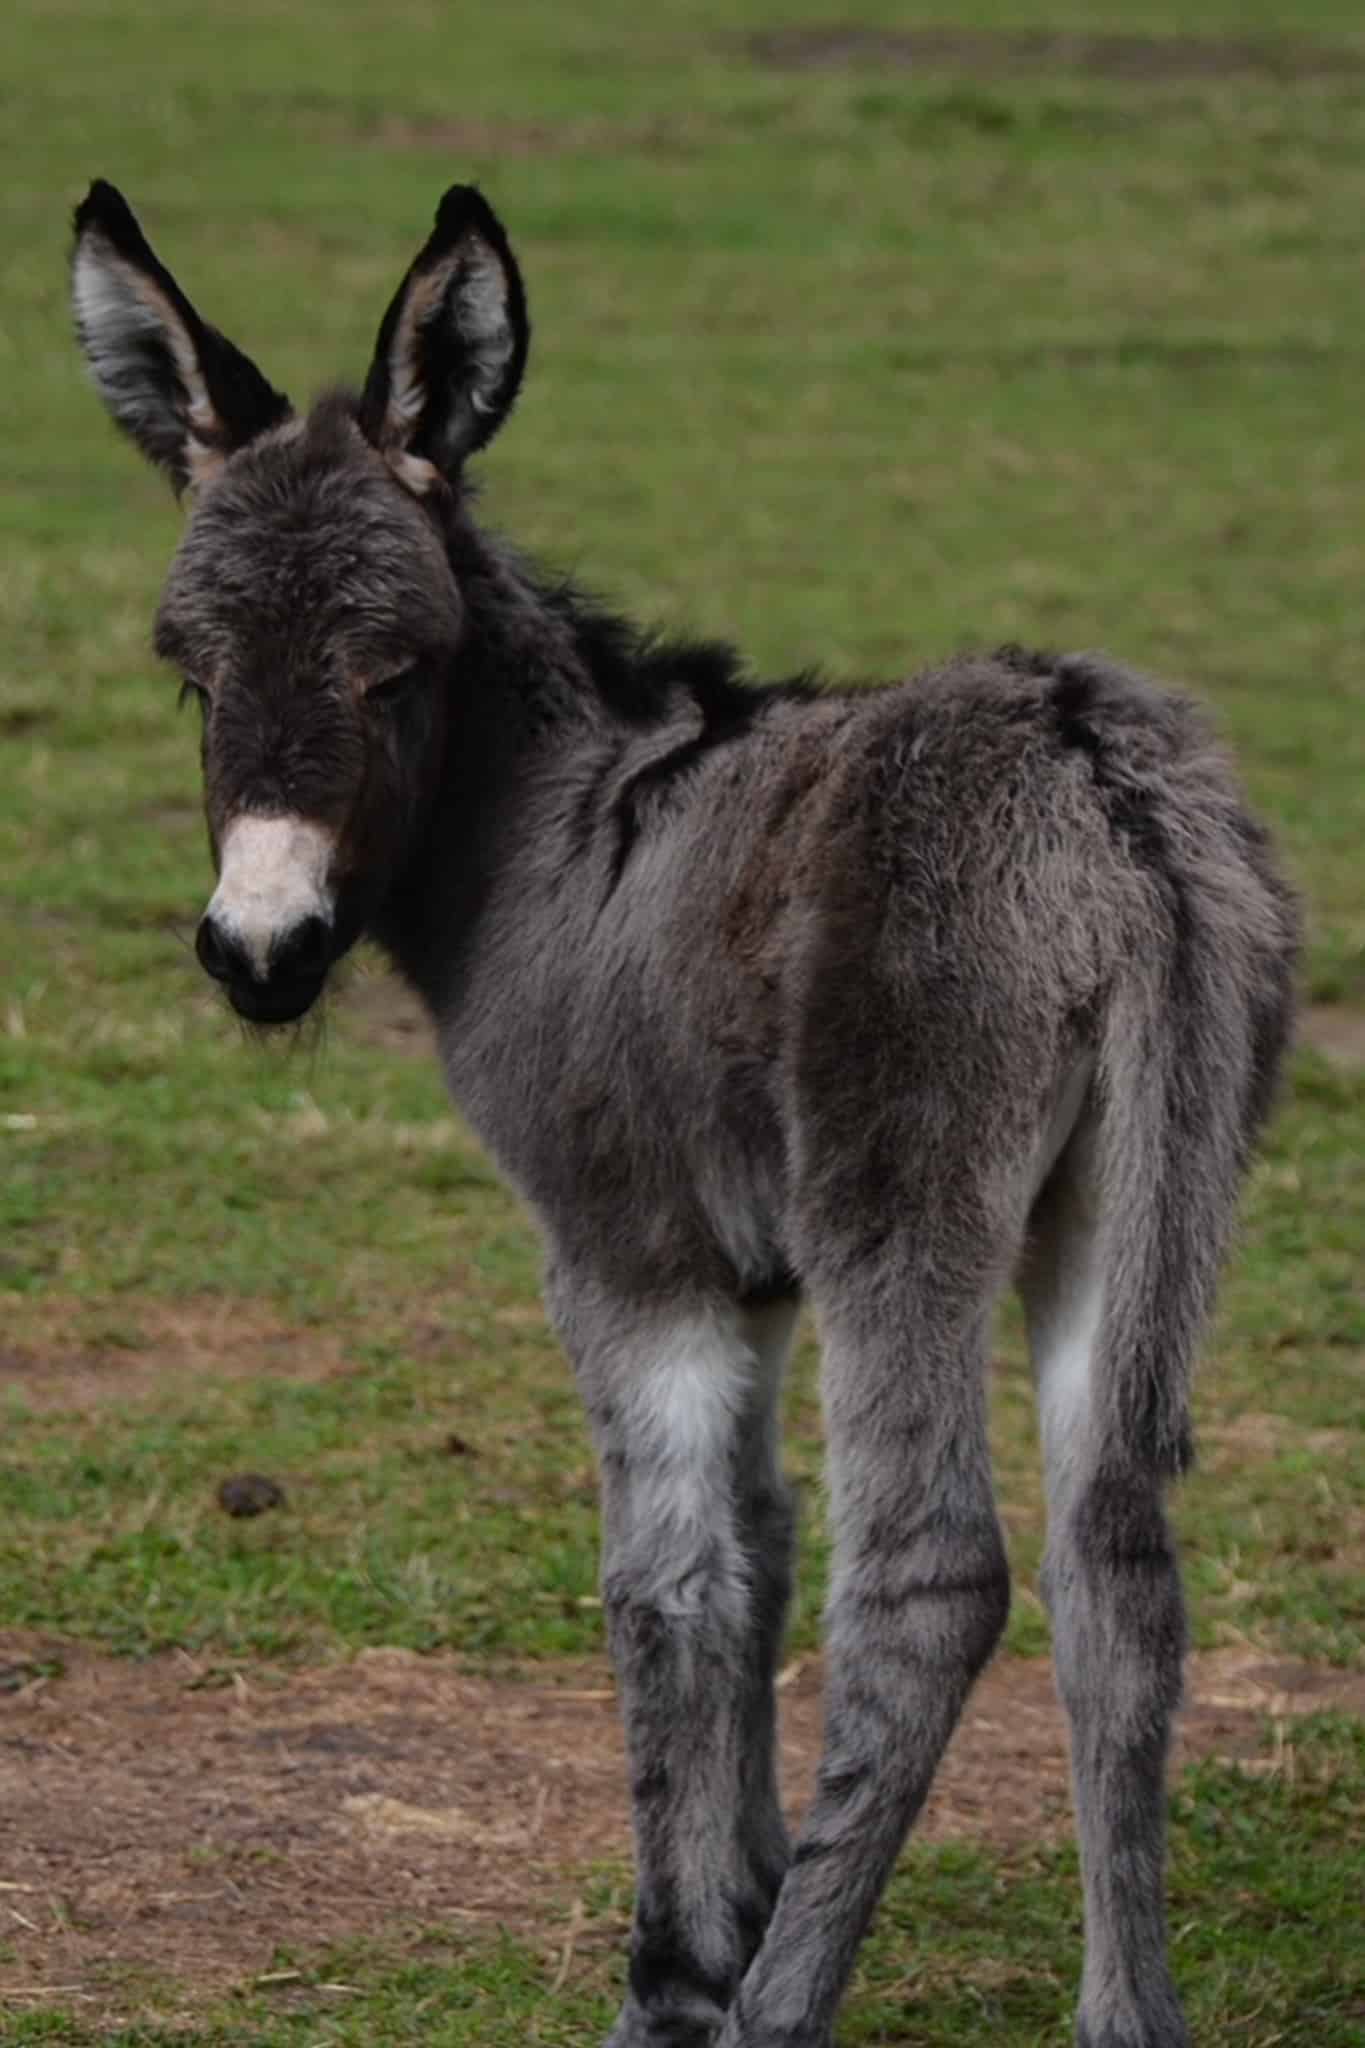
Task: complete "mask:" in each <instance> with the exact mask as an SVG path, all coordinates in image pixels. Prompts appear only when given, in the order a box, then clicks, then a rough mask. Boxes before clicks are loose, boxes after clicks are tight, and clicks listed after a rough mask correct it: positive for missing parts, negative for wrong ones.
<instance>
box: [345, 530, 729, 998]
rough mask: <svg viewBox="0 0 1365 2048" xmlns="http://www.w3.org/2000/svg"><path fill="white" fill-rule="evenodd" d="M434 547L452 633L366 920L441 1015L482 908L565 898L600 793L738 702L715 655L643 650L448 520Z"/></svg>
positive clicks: (720, 653) (601, 804) (618, 628)
mask: <svg viewBox="0 0 1365 2048" xmlns="http://www.w3.org/2000/svg"><path fill="white" fill-rule="evenodd" d="M447 544H448V547H449V552H450V558H451V566H452V569H453V571H454V573H455V576H456V580H457V582H458V584H459V587H460V592H461V597H462V599H463V602H464V606H465V614H466V624H465V633H464V638H463V641H462V644H461V648H460V651H459V654H458V656H457V657H456V660H455V662H454V664H453V667H452V671H451V674H450V677H449V679H448V683H447V690H448V701H447V707H446V720H445V734H444V739H443V743H442V751H441V761H440V766H439V770H438V772H437V775H436V778H435V783H434V786H433V788H432V791H431V795H430V798H429V801H428V804H427V807H426V812H425V816H424V818H423V820H422V823H421V825H420V827H419V829H418V830H417V832H416V834H415V836H414V841H413V845H412V847H411V850H410V853H409V857H408V859H407V861H406V862H405V864H404V867H403V869H402V871H401V873H400V875H399V876H398V878H397V880H396V882H395V884H394V886H393V887H392V888H391V890H390V891H389V893H388V895H387V897H386V899H385V901H384V903H383V905H382V906H381V908H380V910H379V913H378V914H377V915H376V916H375V917H374V918H373V919H372V921H371V929H372V931H373V933H374V936H375V937H377V938H378V939H379V941H380V943H381V944H382V945H383V946H384V947H385V948H386V950H387V951H388V952H389V953H390V954H391V956H392V957H393V958H394V960H395V963H396V964H397V965H398V967H399V968H400V969H401V971H402V972H403V973H404V974H405V975H406V976H407V978H408V979H409V980H410V981H411V982H412V983H413V984H414V986H415V987H416V988H417V990H418V992H419V993H420V994H421V995H422V996H423V997H424V998H425V999H426V1001H427V1003H428V1005H429V1007H431V1008H432V1009H434V1010H437V1011H442V1012H444V1011H448V1010H449V1007H450V1004H451V1001H452V991H453V990H455V989H456V987H457V986H458V987H461V988H463V987H465V986H466V985H467V984H468V981H469V978H470V975H471V974H472V972H473V971H474V964H475V962H476V960H477V959H478V958H480V957H483V956H482V955H481V954H480V936H481V933H482V931H483V929H484V927H485V924H486V921H487V918H488V915H489V912H490V910H492V908H493V906H494V905H495V904H502V905H503V906H504V907H505V905H506V903H507V901H508V899H509V897H511V896H514V895H515V896H516V897H517V898H519V899H524V900H528V901H529V899H531V898H534V897H535V896H536V895H538V894H543V893H553V894H555V895H556V896H562V897H566V898H567V897H568V896H570V895H572V893H573V892H572V891H571V889H569V888H568V887H567V886H566V885H568V884H569V883H570V881H571V879H572V878H573V876H574V875H575V874H576V873H577V872H578V871H579V870H580V869H581V868H583V867H584V866H585V865H588V864H591V863H592V862H593V861H594V860H598V861H600V859H601V845H600V835H597V834H596V833H595V832H594V825H595V823H596V822H597V821H598V820H599V819H600V817H601V814H602V812H603V811H604V809H609V808H610V806H611V804H612V801H613V792H614V790H615V789H616V788H617V787H618V786H621V787H624V786H625V785H626V784H627V783H629V782H630V781H631V780H632V779H633V778H635V777H638V776H639V775H640V774H641V773H645V774H647V773H649V772H650V771H651V769H652V768H653V767H654V766H655V765H656V764H657V763H659V762H661V761H664V760H666V759H667V758H669V756H670V755H671V754H672V753H673V752H675V751H676V750H682V749H686V748H687V747H688V746H691V745H695V743H696V741H697V739H698V737H699V735H700V734H701V733H702V732H703V730H704V729H705V728H707V727H708V726H709V725H710V724H711V722H712V721H713V720H714V719H715V718H716V717H717V716H719V717H721V718H722V719H724V718H725V717H727V716H728V715H730V709H729V707H730V704H731V700H732V699H733V700H735V701H736V702H738V703H751V702H752V701H753V693H752V692H751V691H749V690H747V689H745V688H744V687H743V686H742V685H740V684H739V682H738V681H737V670H738V662H737V659H736V657H735V656H734V654H733V653H732V652H731V651H730V650H729V649H726V648H720V647H714V646H702V645H694V644H685V643H663V642H655V641H651V640H649V639H648V638H647V637H646V636H644V635H643V634H641V633H640V632H639V631H638V629H636V628H635V627H633V626H631V625H629V624H628V623H627V622H626V621H624V620H622V619H621V618H619V617H617V616H616V615H614V614H612V613H609V612H607V611H605V610H603V609H602V608H600V607H598V606H596V605H594V604H592V603H591V602H589V601H588V600H586V599H584V598H583V597H582V596H581V595H580V594H579V593H577V592H576V591H574V590H573V589H572V588H571V587H570V586H569V585H568V584H567V583H565V582H562V581H560V582H556V581H552V580H551V579H549V578H547V577H546V576H544V575H543V574H542V573H540V572H539V571H537V570H536V569H535V568H534V567H532V566H531V565H530V564H529V563H527V562H526V561H525V560H523V558H522V557H520V556H519V555H518V554H516V553H515V552H514V551H513V550H512V549H511V548H509V547H507V546H506V545H505V544H503V543H501V542H499V541H496V540H494V539H492V538H491V537H489V536H487V535H485V534H483V533H481V532H480V531H479V529H478V528H477V527H475V526H474V525H473V523H472V522H471V521H468V520H467V518H465V517H464V516H461V515H459V514H457V516H456V519H455V521H454V522H453V523H452V528H451V532H450V534H449V537H448V543H447ZM591 894H592V889H591V888H588V889H587V890H586V891H585V892H582V897H581V900H587V897H589V896H590V895H591Z"/></svg>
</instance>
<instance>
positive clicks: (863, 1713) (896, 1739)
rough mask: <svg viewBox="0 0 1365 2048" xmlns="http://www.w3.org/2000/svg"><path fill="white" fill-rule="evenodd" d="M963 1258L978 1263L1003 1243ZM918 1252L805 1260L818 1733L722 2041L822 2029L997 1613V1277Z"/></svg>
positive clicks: (813, 2036)
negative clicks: (782, 1864)
mask: <svg viewBox="0 0 1365 2048" xmlns="http://www.w3.org/2000/svg"><path fill="white" fill-rule="evenodd" d="M977 1249H978V1247H977V1246H976V1245H975V1244H973V1246H972V1247H971V1252H972V1253H975V1252H976V1250H977ZM1011 1249H1012V1247H1011ZM969 1263H971V1264H973V1265H975V1267H976V1270H977V1272H979V1273H980V1274H982V1275H983V1276H984V1275H986V1274H988V1273H989V1272H990V1270H991V1268H992V1267H993V1266H994V1265H996V1264H997V1263H999V1262H997V1261H996V1260H993V1259H991V1258H989V1257H986V1256H983V1257H982V1258H981V1259H980V1260H979V1261H978V1260H976V1259H974V1258H971V1257H970V1255H969ZM914 1266H915V1259H914V1254H913V1252H912V1251H910V1250H909V1248H908V1247H907V1245H906V1244H905V1242H904V1240H903V1239H901V1238H899V1237H898V1238H897V1239H896V1242H895V1246H894V1247H892V1248H884V1250H883V1253H882V1254H878V1255H874V1256H873V1257H871V1258H869V1259H867V1260H864V1261H862V1262H860V1263H859V1264H858V1268H857V1270H856V1271H854V1270H853V1269H852V1268H847V1269H845V1272H844V1273H843V1275H842V1276H841V1277H840V1278H838V1279H829V1278H827V1279H826V1280H825V1281H823V1282H819V1281H817V1280H815V1279H814V1278H812V1291H813V1293H814V1295H815V1298H816V1302H817V1306H818V1307H819V1308H820V1310H821V1318H820V1319H821V1326H822V1332H821V1333H822V1338H823V1343H824V1354H825V1382H824V1384H825V1409H826V1435H827V1443H828V1468H829V1480H830V1496H831V1507H832V1512H833V1520H834V1529H835V1556H834V1566H833V1571H832V1575H831V1588H830V1597H829V1604H828V1613H827V1621H826V1668H827V1678H826V1727H825V1747H824V1754H823V1757H822V1761H821V1765H820V1771H819V1776H818V1780H817V1785H816V1793H815V1798H814V1800H813V1802H812V1805H811V1807H810V1809H809V1811H808V1813H807V1816H806V1819H805V1823H804V1825H803V1827H802V1830H801V1833H800V1835H799V1836H798V1839H797V1843H796V1848H795V1852H794V1855H793V1858H792V1864H791V1868H790V1869H789V1871H788V1873H787V1878H786V1881H785V1883H784V1884H783V1887H782V1890H781V1893H780V1894H779V1897H778V1902H777V1910H776V1912H775V1913H774V1915H773V1918H772V1922H771V1924H770V1926H769V1928H768V1932H767V1935H766V1937H765V1939H764V1942H763V1945H762V1947H761V1948H760V1950H759V1952H758V1954H757V1956H756V1957H755V1959H754V1961H753V1963H752V1965H751V1966H750V1969H749V1971H748V1973H747V1974H746V1976H745V1978H744V1980H743V1982H742V1984H741V1985H740V1987H739V1991H738V1993H737V1994H736V1997H735V2000H734V2002H733V2004H732V2006H731V2008H730V2012H729V2014H728V2016H727V2019H726V2024H725V2026H724V2027H723V2029H722V2031H721V2035H720V2043H721V2044H722V2048H779V2044H780V2048H825V2044H826V2043H827V2042H828V2041H829V2039H830V2030H831V2028H832V2025H833V2021H834V2014H835V2009H836V2007H837V2004H838V2001H839V1998H840V1996H841V1994H842V1991H843V1989H844V1985H845V1983H846V1981H847V1978H848V1974H849V1971H850V1969H851V1968H852V1964H853V1958H854V1954H855V1951H856V1949H857V1946H858V1943H859V1941H860V1940H861V1938H862V1935H863V1933H864V1931H865V1929H866V1927H867V1923H868V1921H869V1919H870V1917H871V1914H872V1911H873V1908H874V1907H875V1905H876V1902H877V1899H878V1897H879V1895H880V1893H881V1891H882V1888H883V1886H884V1884H885V1882H886V1879H887V1877H888V1875H889V1873H890V1870H891V1867H892V1865H893V1863H894V1861H895V1858H896V1855H897V1853H898V1851H899V1849H900V1847H901V1844H902V1842H903V1840H904V1837H905V1834H906V1831H907V1829H908V1828H909V1826H910V1824H911V1822H912V1821H913V1820H914V1818H915V1815H916V1814H917V1812H918V1811H919V1808H920V1807H921V1805H922V1804H923V1801H924V1798H925V1795H926V1794H927V1792H928V1790H929V1785H930V1781H931V1779H932V1778H933V1775H934V1771H935V1768H936V1766H937V1764H938V1761H939V1758H940V1756H941V1755H942V1752H943V1749H944V1747H945V1745H946V1744H947V1741H948V1738H949V1736H950V1734H951V1733H952V1730H953V1726H954V1724H955V1722H956V1721H957V1718H958V1715H959V1713H960V1711H961V1708H962V1705H963V1702H964V1701H965V1699H966V1697H967V1693H968V1691H969V1689H970V1687H971V1685H972V1682H973V1680H974V1679H975V1677H976V1676H977V1674H978V1672H979V1671H980V1670H981V1668H982V1666H983V1665H984V1664H985V1663H986V1661H987V1659H988V1658H989V1657H990V1655H991V1653H992V1651H993V1650H994V1648H995V1646H996V1643H997V1641H998V1640H999V1636H1000V1633H1001V1630H1002V1629H1003V1627H1004V1623H1005V1617H1006V1613H1007V1610H1008V1606H1009V1587H1008V1576H1007V1570H1006V1563H1005V1552H1004V1545H1003V1542H1002V1539H1001V1534H1000V1529H999V1525H998V1522H997V1520H996V1514H995V1507H994V1502H993V1499H992V1492H991V1480H990V1461H989V1451H988V1446H987V1439H986V1419H985V1392H984V1380H985V1366H986V1339H987V1331H988V1328H989V1322H990V1309H991V1306H992V1290H991V1289H990V1286H989V1283H988V1280H987V1279H985V1278H984V1277H983V1278H982V1280H981V1282H980V1286H979V1290H977V1291H970V1292H969V1297H968V1299H966V1300H963V1301H959V1302H951V1301H948V1300H946V1299H945V1295H944V1290H943V1288H942V1287H941V1285H940V1284H939V1283H938V1281H937V1280H936V1278H935V1277H934V1276H932V1275H931V1274H930V1273H929V1272H927V1271H925V1272H923V1273H918V1274H917V1273H915V1272H914V1270H913V1269H914Z"/></svg>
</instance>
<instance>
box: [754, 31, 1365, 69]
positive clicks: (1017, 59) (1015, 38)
mask: <svg viewBox="0 0 1365 2048" xmlns="http://www.w3.org/2000/svg"><path fill="white" fill-rule="evenodd" d="M748 48H749V50H750V53H751V54H752V55H753V56H755V57H757V58H758V59H759V61H760V62H762V63H765V64H772V65H776V66H778V67H780V68H781V69H784V70H800V71H811V70H834V69H841V68H843V67H846V66H852V65H872V64H875V65H879V66H887V65H894V66H896V67H897V68H898V69H903V70H908V71H925V72H958V73H966V74H968V75H969V76H971V77H974V78H1000V77H1009V76H1011V75H1020V74H1028V73H1034V74H1038V73H1044V74H1046V73H1060V72H1071V73H1074V74H1079V75H1080V76H1082V77H1089V78H1103V79H1109V80H1113V81H1115V82H1117V83H1119V84H1126V83H1131V84H1160V83H1162V82H1164V81H1167V80H1170V81H1180V80H1188V79H1201V78H1208V79H1218V78H1243V77H1247V76H1252V77H1256V76H1259V77H1263V78H1270V79H1279V80H1284V81H1285V82H1286V83H1288V82H1290V81H1294V80H1300V79H1310V78H1339V77H1340V76H1341V75H1342V74H1343V73H1345V72H1352V73H1354V72H1360V71H1362V70H1365V53H1362V52H1361V51H1359V50H1353V49H1349V48H1347V49H1332V48H1328V47H1327V46H1326V45H1324V44H1320V43H1310V42H1305V41H1301V40H1292V41H1291V40H1286V41H1271V40H1268V39H1264V40H1258V39H1257V38H1255V37H1246V36H1228V37H1223V36H1217V37H1214V36H1147V35H1086V34H1084V33H1080V32H1076V33H1072V32H1067V31H1064V30H1058V31H1055V32H1054V31H1051V30H1047V29H1019V30H1000V31H995V30H991V29H968V28H950V27H943V28H923V29H884V28H873V27H870V26H869V27H860V26H858V25H857V24H855V23H847V24H841V25H838V26H836V25H833V24H831V25H830V26H828V27H825V28H787V29H774V30H771V31H769V32H768V33H765V34H763V35H757V36H753V37H751V38H750V39H749V43H748Z"/></svg>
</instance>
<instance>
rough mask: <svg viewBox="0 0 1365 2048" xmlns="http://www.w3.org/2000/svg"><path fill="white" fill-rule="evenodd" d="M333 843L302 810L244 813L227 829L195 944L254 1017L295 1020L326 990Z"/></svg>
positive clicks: (237, 1004)
mask: <svg viewBox="0 0 1365 2048" xmlns="http://www.w3.org/2000/svg"><path fill="white" fill-rule="evenodd" d="M333 850H334V842H333V839H332V836H331V834H330V833H329V832H327V831H325V830H324V828H323V827H322V826H320V825H315V824H313V823H312V822H311V821H309V820H307V819H302V818H292V817H273V818H261V817H255V816H247V817H240V818H236V819H234V820H233V822H232V824H231V825H230V826H229V827H228V829H227V830H226V831H225V832H224V834H223V841H222V857H221V865H220V868H219V875H218V887H217V888H216V889H215V890H214V892H213V897H212V899H211V901H210V903H209V906H208V908H207V910H206V911H205V912H204V915H203V917H202V918H201V920H200V923H199V930H198V933H197V934H196V937H195V945H194V949H195V952H196V954H197V955H198V958H199V964H200V966H201V967H202V968H203V969H204V971H205V973H206V974H209V975H212V977H213V979H214V980H215V981H217V982H221V983H222V985H223V986H224V988H226V990H227V994H228V1000H229V1001H230V1002H231V1004H232V1007H233V1009H234V1010H236V1011H237V1013H238V1015H239V1016H242V1017H246V1018H249V1019H250V1021H251V1022H252V1023H254V1024H287V1023H291V1022H292V1021H293V1019H294V1018H296V1017H301V1016H302V1015H303V1013H304V1011H305V1010H307V1009H309V1008H310V1007H311V1005H312V1004H313V1003H315V1002H316V1001H317V998H318V996H319V995H320V994H321V992H322V985H323V982H324V981H325V980H326V978H327V970H328V968H329V967H330V966H331V964H332V961H333V959H334V958H335V957H336V943H335V925H334V905H333V900H332V892H331V890H330V888H329V886H328V874H329V870H330V868H331V863H332V855H333Z"/></svg>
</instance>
